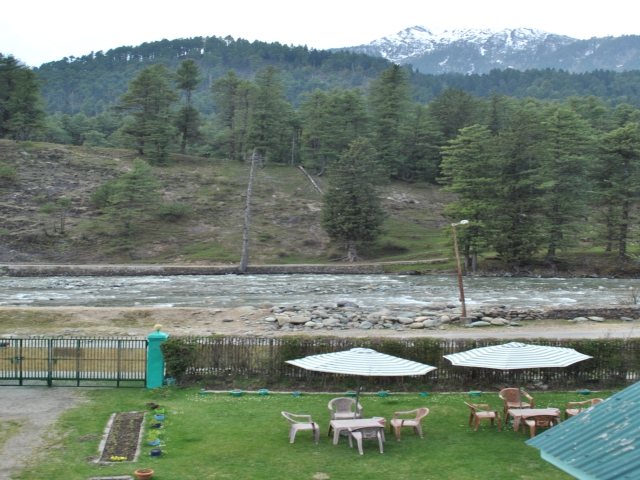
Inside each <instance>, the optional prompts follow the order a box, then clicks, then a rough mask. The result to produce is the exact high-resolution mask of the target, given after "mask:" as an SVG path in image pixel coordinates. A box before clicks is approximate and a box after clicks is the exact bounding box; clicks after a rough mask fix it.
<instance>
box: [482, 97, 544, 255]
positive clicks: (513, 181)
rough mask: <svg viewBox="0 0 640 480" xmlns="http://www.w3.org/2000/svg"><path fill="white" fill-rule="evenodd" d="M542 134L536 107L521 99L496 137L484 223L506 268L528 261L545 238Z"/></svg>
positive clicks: (539, 112)
mask: <svg viewBox="0 0 640 480" xmlns="http://www.w3.org/2000/svg"><path fill="white" fill-rule="evenodd" d="M547 135H548V132H547V131H546V127H545V125H544V123H543V116H542V112H541V108H540V105H539V103H538V102H534V101H523V102H522V103H521V105H520V107H519V110H518V111H517V112H516V113H515V114H514V116H513V118H512V119H511V122H510V125H509V129H508V130H507V131H506V132H505V133H504V134H502V135H500V136H499V137H498V150H497V154H496V169H495V173H496V176H495V178H493V186H494V192H493V200H492V202H494V205H495V207H494V209H493V211H492V214H491V216H490V217H489V219H488V220H487V222H486V225H487V228H488V229H489V231H490V232H491V244H492V246H493V248H494V249H495V250H496V251H497V252H498V253H499V254H500V256H501V257H502V259H503V260H504V261H505V262H506V263H507V264H509V265H517V264H520V263H525V262H527V261H529V260H530V259H531V257H532V256H533V255H534V254H535V253H537V251H538V250H539V249H540V246H541V245H542V243H543V240H544V235H543V233H544V228H540V227H541V224H542V225H543V223H542V222H543V221H544V217H543V214H542V210H543V209H542V207H543V206H542V203H541V202H540V198H539V197H540V190H539V186H540V185H539V169H540V165H541V163H542V160H543V157H544V156H545V155H547V153H548V148H547V145H546V139H547Z"/></svg>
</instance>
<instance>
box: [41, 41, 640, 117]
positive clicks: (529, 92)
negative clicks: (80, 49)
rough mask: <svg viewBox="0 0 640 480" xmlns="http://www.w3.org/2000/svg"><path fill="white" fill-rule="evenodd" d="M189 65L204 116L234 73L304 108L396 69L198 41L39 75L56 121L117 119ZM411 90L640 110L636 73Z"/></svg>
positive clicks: (477, 78) (507, 74) (432, 81)
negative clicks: (164, 70) (589, 100)
mask: <svg viewBox="0 0 640 480" xmlns="http://www.w3.org/2000/svg"><path fill="white" fill-rule="evenodd" d="M189 58H191V59H193V60H195V61H196V63H197V65H198V66H199V67H200V68H201V69H202V73H203V77H204V81H203V82H202V83H201V84H200V85H199V86H198V88H197V89H196V90H195V91H194V96H193V104H194V106H196V107H197V108H198V109H199V110H200V111H201V112H202V113H204V114H209V113H212V112H213V111H214V106H213V105H212V103H211V101H210V98H209V93H208V92H209V88H210V87H211V85H213V83H214V82H215V80H216V79H218V78H220V77H222V76H224V75H225V74H226V72H227V71H228V70H234V71H236V73H237V74H238V76H239V77H241V78H247V79H252V78H253V76H254V75H255V73H256V72H257V71H258V70H260V69H262V68H264V67H265V66H269V65H270V66H275V67H277V68H279V69H280V70H282V81H283V83H284V85H285V87H286V97H287V100H288V101H289V102H290V103H292V104H293V105H298V104H299V102H300V94H301V93H304V92H311V91H313V90H315V89H316V88H320V89H322V90H330V89H332V88H334V87H339V88H343V89H345V88H347V89H348V88H353V87H358V86H361V87H366V86H368V84H369V82H370V80H371V79H373V78H376V77H377V75H378V74H379V73H380V72H381V71H382V70H385V69H387V68H389V67H390V66H391V63H390V62H389V61H387V60H385V59H383V58H379V57H371V56H367V55H364V54H354V53H347V52H340V51H338V52H329V51H321V50H313V49H308V48H307V47H304V46H287V45H282V44H279V43H265V42H259V41H254V42H248V41H247V40H243V39H237V40H234V39H233V38H231V37H226V38H224V39H223V38H219V37H194V38H187V39H176V40H162V41H158V42H150V43H143V44H142V45H139V46H135V47H132V46H126V47H119V48H116V49H112V50H109V51H107V52H101V51H100V52H91V53H90V54H87V55H83V56H79V57H69V58H64V59H62V60H59V61H56V62H49V63H45V64H43V65H41V66H40V67H39V68H36V69H35V70H34V71H35V72H36V74H37V75H38V77H39V78H40V79H41V81H42V94H43V97H44V99H45V101H46V105H47V110H48V111H49V112H50V113H55V112H59V113H64V114H69V115H75V114H77V113H84V114H85V115H87V116H95V115H98V114H100V113H102V112H107V111H109V107H110V106H111V105H114V104H115V103H116V102H117V99H118V98H119V97H120V95H122V94H123V93H124V92H125V91H126V89H127V83H128V82H129V81H131V80H132V79H133V78H134V77H135V76H136V75H137V74H138V72H139V71H140V70H141V69H143V68H145V67H148V66H150V65H153V64H156V63H163V64H165V65H167V66H168V67H169V68H171V69H175V68H176V67H177V65H178V64H179V63H180V62H181V61H183V60H185V59H189ZM410 83H411V85H412V87H413V96H414V98H415V99H416V100H418V101H420V102H422V103H427V102H429V101H431V100H432V99H433V98H435V97H436V96H437V95H439V94H440V93H442V92H443V91H444V90H445V89H446V88H447V87H453V88H463V89H464V90H466V91H468V92H471V93H473V94H475V95H478V96H488V95H490V94H491V92H496V93H501V94H504V95H508V96H513V97H517V98H524V97H533V98H538V99H541V100H550V101H555V100H562V99H565V98H568V97H571V96H589V95H595V96H597V97H599V98H602V99H603V100H605V101H606V102H607V103H608V104H610V105H616V104H618V103H629V104H632V105H636V106H640V72H639V71H636V70H633V71H628V72H621V73H617V72H612V71H601V70H600V71H594V72H590V73H569V72H567V71H562V70H553V69H542V70H527V71H524V72H521V71H517V70H512V69H507V70H497V69H496V70H493V71H491V72H490V73H488V74H482V75H478V74H473V75H464V74H459V73H449V74H443V75H423V74H420V73H419V72H416V71H412V74H411V77H410Z"/></svg>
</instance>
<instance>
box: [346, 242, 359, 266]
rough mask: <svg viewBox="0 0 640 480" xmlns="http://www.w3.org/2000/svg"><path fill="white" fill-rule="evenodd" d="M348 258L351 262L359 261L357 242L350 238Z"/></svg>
mask: <svg viewBox="0 0 640 480" xmlns="http://www.w3.org/2000/svg"><path fill="white" fill-rule="evenodd" d="M347 247H348V250H347V260H348V261H350V262H357V261H358V250H357V249H356V242H354V241H353V240H349V241H348V242H347Z"/></svg>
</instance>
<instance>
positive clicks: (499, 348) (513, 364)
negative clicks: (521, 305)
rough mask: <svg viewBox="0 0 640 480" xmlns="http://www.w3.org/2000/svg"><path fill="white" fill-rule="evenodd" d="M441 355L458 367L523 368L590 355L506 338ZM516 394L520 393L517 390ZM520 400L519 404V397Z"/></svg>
mask: <svg viewBox="0 0 640 480" xmlns="http://www.w3.org/2000/svg"><path fill="white" fill-rule="evenodd" d="M444 358H446V359H447V360H449V361H450V362H451V364H452V365H455V366H458V367H478V368H492V369H494V370H524V369H528V368H562V367H568V366H569V365H573V364H574V363H578V362H582V361H583V360H588V359H590V358H593V357H590V356H589V355H584V354H582V353H580V352H578V351H576V350H574V349H573V348H565V347H550V346H546V345H528V344H526V343H519V342H510V343H504V344H502V345H492V346H490V347H480V348H474V349H471V350H467V351H466V352H459V353H452V354H449V355H444ZM521 383H522V382H521ZM518 395H520V392H519V391H518ZM520 404H521V405H522V398H521V399H520Z"/></svg>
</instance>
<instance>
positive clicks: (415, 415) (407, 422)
mask: <svg viewBox="0 0 640 480" xmlns="http://www.w3.org/2000/svg"><path fill="white" fill-rule="evenodd" d="M428 414H429V409H428V408H416V409H415V410H409V411H408V412H395V413H394V414H393V418H392V419H391V421H390V422H389V431H390V432H393V429H394V428H395V429H396V440H398V441H400V431H401V430H402V427H412V428H413V431H414V433H416V434H418V435H420V438H424V436H423V435H422V425H421V424H420V422H421V421H422V419H423V418H424V417H426V416H427V415H428ZM399 415H411V416H412V417H411V418H406V419H405V418H398V416H399Z"/></svg>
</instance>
